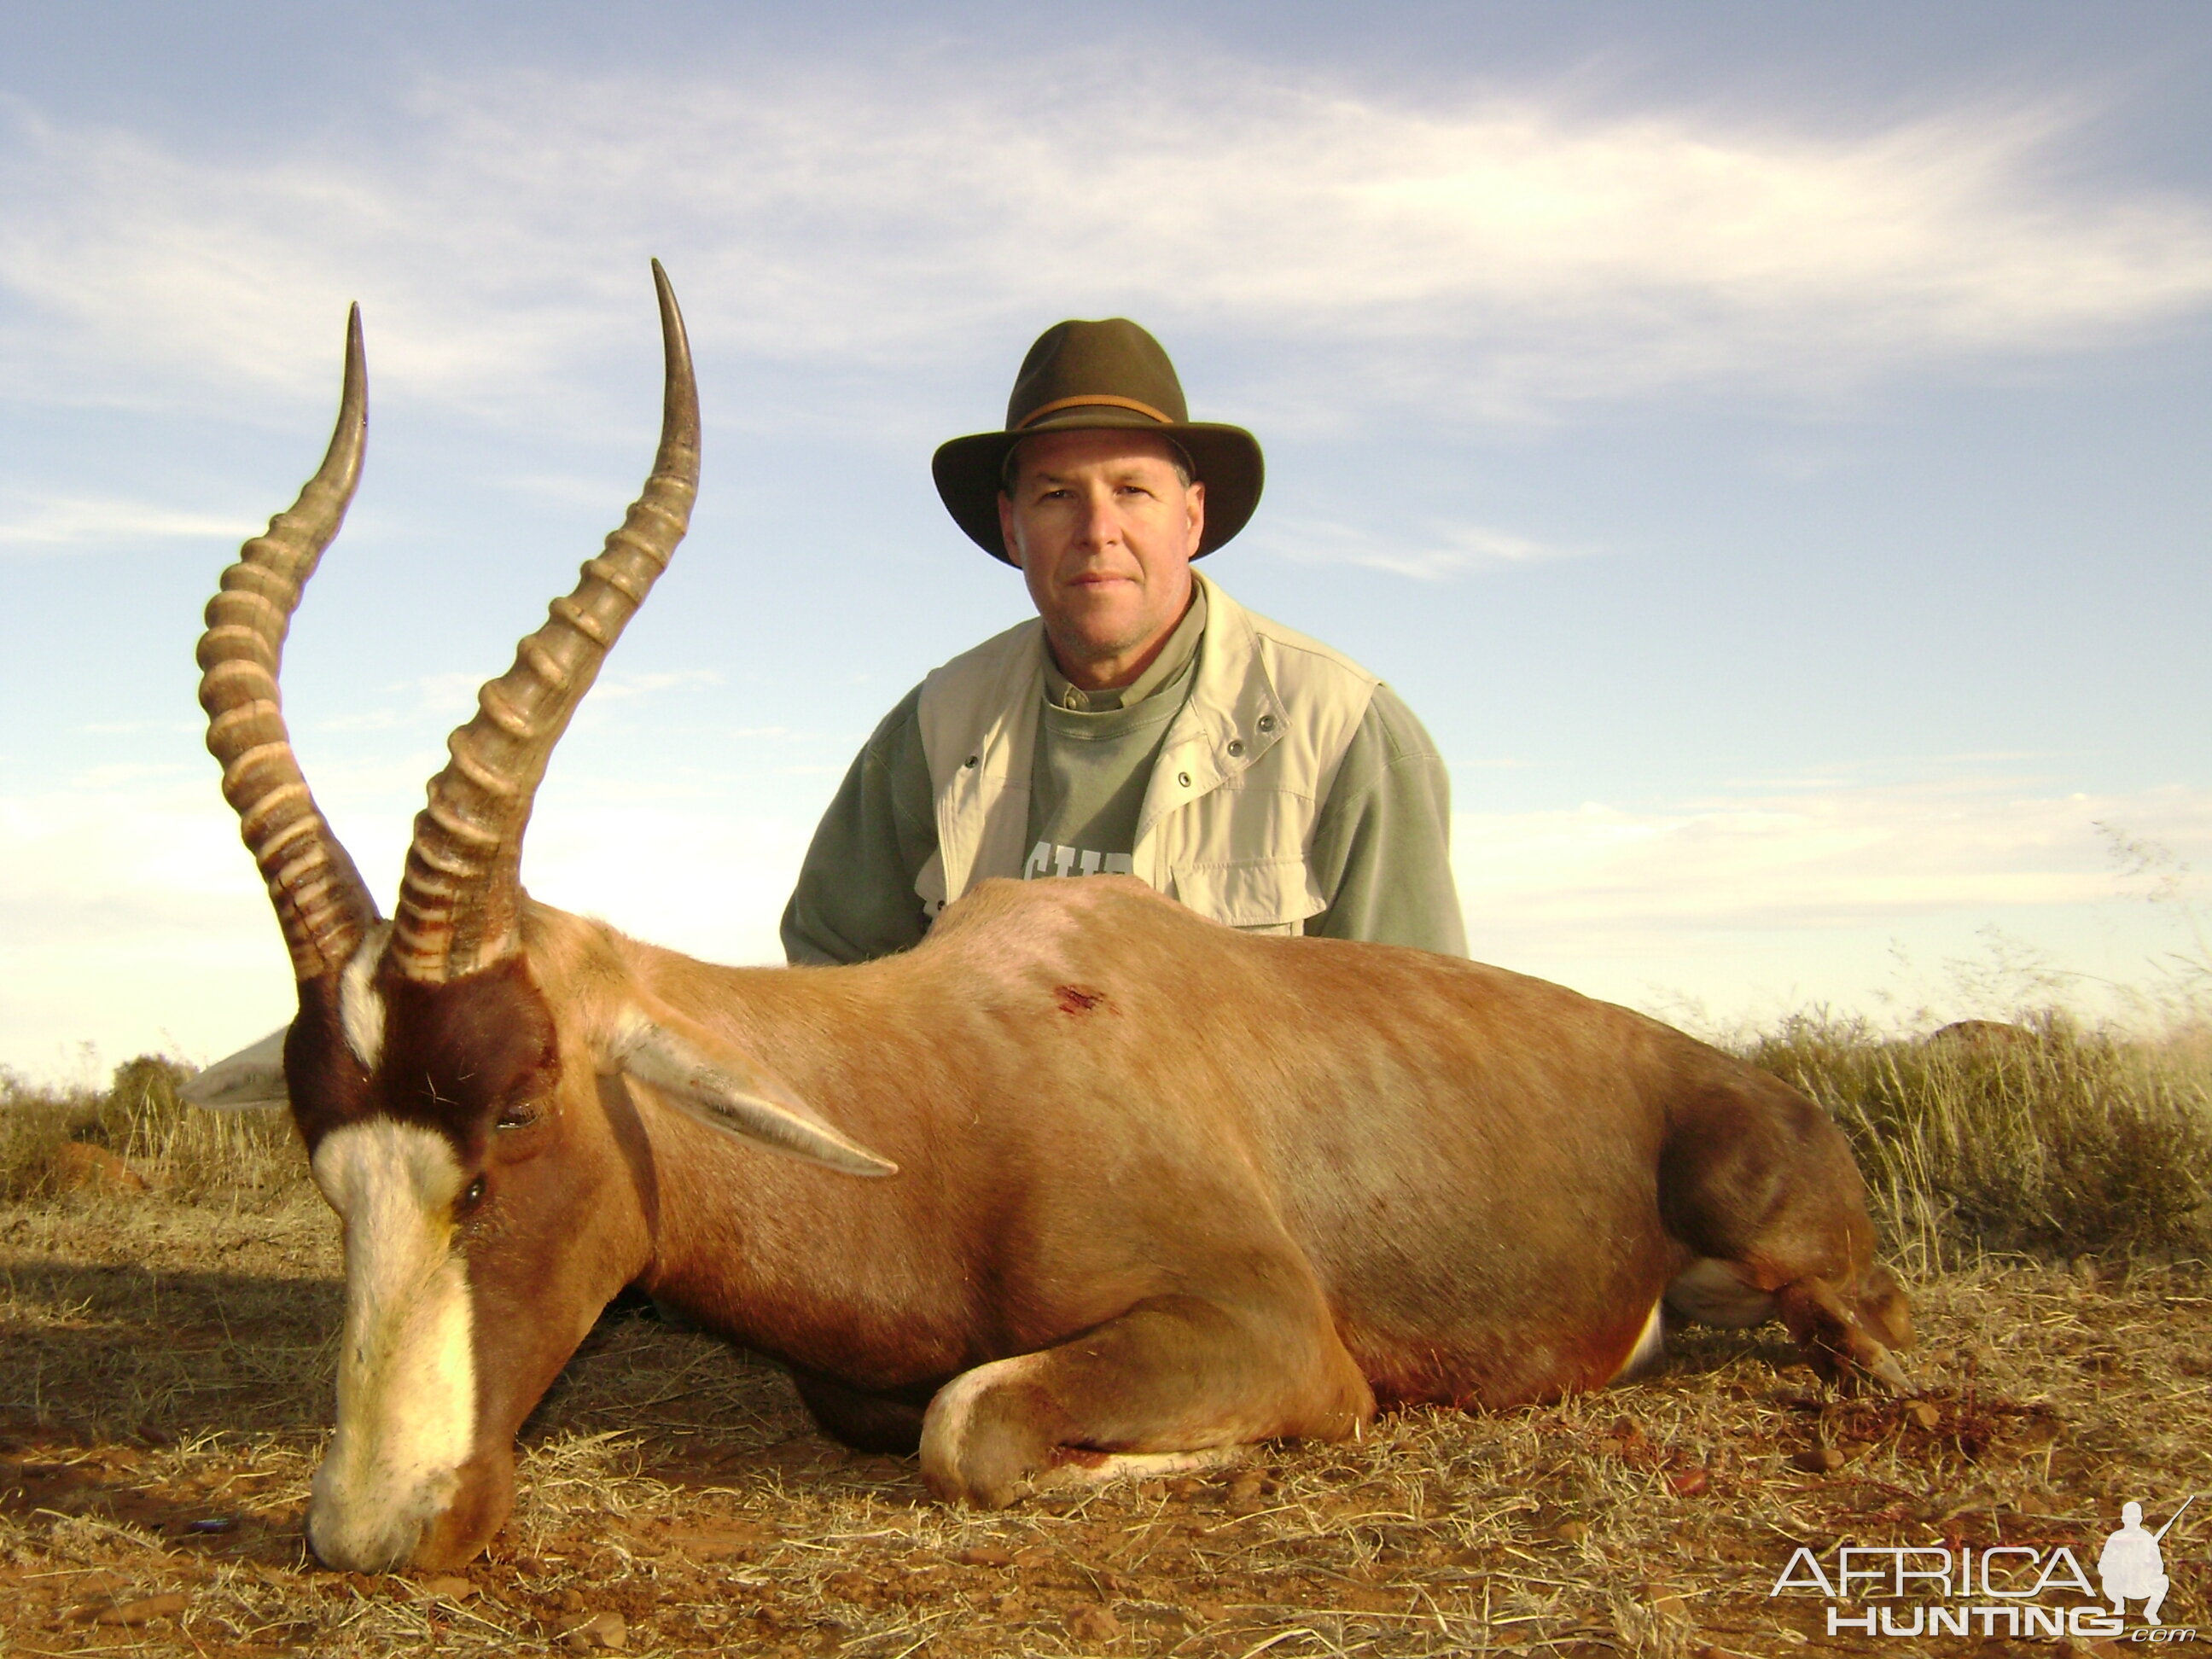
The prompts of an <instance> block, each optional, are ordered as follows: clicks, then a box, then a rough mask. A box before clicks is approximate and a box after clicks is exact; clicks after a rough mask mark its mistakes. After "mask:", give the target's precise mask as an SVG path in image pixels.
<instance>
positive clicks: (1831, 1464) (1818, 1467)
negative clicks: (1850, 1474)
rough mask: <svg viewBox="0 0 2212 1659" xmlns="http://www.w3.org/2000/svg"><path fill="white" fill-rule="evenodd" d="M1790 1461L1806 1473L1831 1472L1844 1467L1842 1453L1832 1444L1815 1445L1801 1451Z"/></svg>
mask: <svg viewBox="0 0 2212 1659" xmlns="http://www.w3.org/2000/svg"><path fill="white" fill-rule="evenodd" d="M1790 1462H1791V1463H1792V1464H1794V1465H1795V1466H1796V1467H1797V1468H1801V1469H1802V1470H1804V1471H1805V1473H1806V1474H1834V1473H1835V1472H1836V1471H1837V1470H1838V1469H1840V1468H1843V1467H1844V1455H1843V1453H1841V1452H1840V1451H1838V1450H1837V1449H1835V1448H1834V1447H1833V1446H1815V1447H1814V1448H1813V1449H1811V1450H1810V1451H1801V1452H1799V1453H1798V1454H1797V1455H1796V1456H1795V1457H1793V1458H1791V1459H1790Z"/></svg>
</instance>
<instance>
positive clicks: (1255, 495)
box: [929, 410, 1267, 564]
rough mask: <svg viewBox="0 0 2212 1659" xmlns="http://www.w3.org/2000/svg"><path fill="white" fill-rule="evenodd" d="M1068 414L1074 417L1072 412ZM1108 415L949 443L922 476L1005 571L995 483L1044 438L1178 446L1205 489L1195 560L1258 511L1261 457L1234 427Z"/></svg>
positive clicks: (1253, 441)
mask: <svg viewBox="0 0 2212 1659" xmlns="http://www.w3.org/2000/svg"><path fill="white" fill-rule="evenodd" d="M1071 413H1072V414H1073V411H1071ZM1114 414H1115V411H1112V410H1098V411H1097V414H1096V415H1095V416H1093V415H1092V414H1091V412H1090V411H1084V412H1083V413H1082V414H1081V415H1079V416H1077V417H1076V418H1073V419H1069V420H1065V421H1045V422H1039V423H1038V424H1037V425H1036V426H1033V427H1030V428H1028V429H1027V430H1026V431H1022V432H978V433H975V434H974V435H971V436H969V437H965V438H955V439H953V440H951V441H950V442H949V443H945V444H941V445H939V447H938V451H937V453H936V454H935V455H934V456H933V457H932V458H931V459H930V463H929V470H930V472H931V474H932V475H933V477H935V478H936V480H937V495H938V498H939V500H940V501H943V502H944V503H945V511H946V512H947V513H951V515H952V521H953V522H954V523H955V524H957V525H958V526H960V527H961V529H963V530H964V531H966V532H968V539H969V541H971V542H973V543H975V545H976V546H978V547H980V548H981V549H982V550H984V551H985V552H986V553H988V554H989V555H990V556H992V557H993V558H994V559H997V560H999V561H1000V562H1001V563H1005V564H1012V562H1013V560H1012V558H1011V557H1009V556H1008V555H1007V552H1006V540H1005V538H1004V537H1003V536H1001V535H1000V532H999V480H1000V474H1001V471H1002V470H1003V469H1004V468H1005V466H1006V454H1007V452H1008V451H1010V450H1012V448H1013V447H1014V446H1015V445H1016V444H1018V443H1019V442H1021V441H1022V440H1023V439H1024V438H1036V437H1042V435H1044V434H1046V433H1048V432H1095V431H1103V430H1113V431H1117V432H1118V431H1122V430H1128V431H1133V432H1148V433H1152V434H1153V435H1157V436H1158V437H1162V438H1168V439H1171V440H1173V441H1175V442H1176V443H1178V444H1180V445H1182V447H1183V449H1184V451H1185V452H1186V453H1188V455H1189V456H1190V462H1191V465H1192V466H1193V467H1194V468H1195V469H1196V470H1197V473H1198V481H1199V482H1200V483H1203V484H1205V486H1206V528H1205V529H1204V531H1203V532H1200V536H1199V541H1198V550H1197V551H1196V552H1195V553H1194V554H1192V555H1191V557H1193V558H1194V559H1202V558H1204V557H1205V556H1206V555H1207V554H1209V553H1211V552H1212V551H1213V550H1214V549H1215V548H1217V547H1219V546H1220V545H1221V544H1223V543H1224V542H1226V541H1227V540H1229V538H1231V537H1232V536H1234V535H1235V534H1236V533H1237V532H1238V531H1240V530H1242V529H1243V527H1244V526H1245V525H1246V524H1247V523H1249V521H1250V520H1251V517H1252V513H1253V510H1254V509H1255V508H1256V507H1258V506H1259V505H1260V491H1261V487H1262V486H1263V485H1265V483H1267V462H1266V460H1265V459H1264V458H1263V457H1262V456H1261V453H1260V441H1259V440H1258V439H1257V438H1255V437H1254V436H1253V435H1251V434H1250V433H1249V432H1247V431H1246V430H1245V429H1244V428H1243V427H1241V426H1223V425H1219V424H1218V423H1216V422H1211V421H1187V422H1181V423H1180V424H1171V425H1163V424H1161V423H1160V422H1157V421H1149V420H1146V419H1145V418H1144V417H1143V416H1134V417H1132V418H1125V419H1119V420H1117V419H1115V418H1114Z"/></svg>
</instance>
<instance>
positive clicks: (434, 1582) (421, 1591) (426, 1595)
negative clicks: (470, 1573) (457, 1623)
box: [415, 1573, 477, 1601]
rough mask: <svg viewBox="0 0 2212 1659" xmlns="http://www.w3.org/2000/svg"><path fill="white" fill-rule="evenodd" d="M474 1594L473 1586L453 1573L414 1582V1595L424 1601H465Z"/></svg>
mask: <svg viewBox="0 0 2212 1659" xmlns="http://www.w3.org/2000/svg"><path fill="white" fill-rule="evenodd" d="M476 1593H477V1587H476V1586H475V1585H474V1584H472V1583H470V1582H469V1581H468V1580H467V1579H465V1578H463V1577H459V1575H458V1574H454V1573H446V1574H442V1575H441V1576H440V1577H436V1578H418V1579H417V1580H416V1582H415V1594H416V1595H419V1596H421V1597H422V1599H423V1600H424V1601H467V1600H468V1599H469V1597H471V1595H475V1594H476Z"/></svg>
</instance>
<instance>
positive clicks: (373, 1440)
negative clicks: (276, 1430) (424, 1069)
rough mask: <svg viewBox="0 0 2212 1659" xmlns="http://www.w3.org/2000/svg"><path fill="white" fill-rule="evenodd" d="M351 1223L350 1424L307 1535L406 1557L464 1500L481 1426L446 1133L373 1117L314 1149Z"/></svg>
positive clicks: (355, 1550) (342, 1366) (346, 1387)
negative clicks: (461, 1490)
mask: <svg viewBox="0 0 2212 1659" xmlns="http://www.w3.org/2000/svg"><path fill="white" fill-rule="evenodd" d="M314 1174H315V1184H316V1185H317V1186H319V1187H320V1188H322V1190H323V1196H324V1197H325V1198H327V1199H328V1200H330V1201H331V1207H332V1208H333V1209H335V1210H337V1212H338V1214H339V1216H340V1217H341V1218H343V1220H344V1222H345V1268H346V1310H345V1334H344V1338H343V1347H342V1348H341V1350H340V1352H339V1355H338V1431H337V1438H336V1439H335V1440H333V1441H332V1442H331V1449H330V1450H329V1451H328V1452H327V1453H326V1454H325V1455H324V1458H323V1462H322V1467H321V1468H319V1469H317V1470H316V1471H315V1480H314V1486H313V1496H312V1497H311V1498H310V1499H309V1502H308V1504H307V1538H308V1541H309V1542H310V1543H311V1544H312V1545H313V1547H314V1551H315V1553H316V1554H317V1555H318V1556H319V1557H320V1558H321V1559H323V1560H324V1561H325V1563H327V1564H328V1565H331V1566H333V1567H339V1568H345V1569H350V1570H353V1571H363V1572H377V1571H386V1570H387V1569H390V1568H392V1567H398V1566H404V1565H406V1562H407V1560H408V1559H409V1557H410V1555H411V1554H412V1553H414V1550H415V1547H416V1543H417V1541H419V1540H420V1538H421V1537H422V1531H423V1528H424V1527H425V1526H427V1525H428V1522H430V1521H431V1520H432V1519H433V1518H435V1516H437V1515H439V1514H440V1513H441V1512H442V1511H443V1510H445V1508H446V1507H447V1504H450V1503H451V1502H452V1500H453V1493H454V1491H455V1488H456V1486H458V1484H459V1482H458V1479H457V1471H458V1470H459V1468H460V1466H461V1464H462V1463H463V1462H465V1461H466V1460H467V1458H468V1456H469V1454H470V1452H471V1450H472V1449H473V1447H474V1442H475V1435H476V1407H477V1389H476V1358H475V1353H474V1351H473V1348H472V1346H471V1329H472V1322H471V1312H470V1307H469V1286H468V1270H467V1266H466V1263H465V1261H464V1260H463V1258H462V1256H461V1255H460V1253H459V1251H458V1250H456V1249H454V1248H453V1234H454V1228H453V1201H454V1200H455V1199H456V1198H458V1197H459V1195H460V1191H461V1183H462V1170H461V1167H460V1164H459V1160H457V1159H456V1158H454V1156H453V1148H452V1146H450V1145H449V1144H448V1143H447V1140H446V1139H445V1138H444V1137H443V1136H441V1135H439V1134H437V1133H435V1132H434V1131H432V1130H429V1129H426V1128H422V1127H419V1126H417V1125H415V1124H410V1123H398V1122H395V1121H392V1120H391V1119H389V1118H375V1119H372V1120H370V1121H368V1122H365V1123H352V1124H348V1125H347V1126H345V1127H343V1128H339V1129H333V1130H332V1131H331V1133H329V1134H327V1135H325V1137H324V1138H323V1141H322V1144H321V1145H320V1146H318V1147H317V1148H316V1149H315V1158H314Z"/></svg>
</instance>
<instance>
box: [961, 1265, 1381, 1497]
mask: <svg viewBox="0 0 2212 1659" xmlns="http://www.w3.org/2000/svg"><path fill="white" fill-rule="evenodd" d="M1374 1412H1375V1397H1374V1395H1373V1394H1372V1393H1371V1392H1370V1390H1369V1389H1368V1387H1367V1383H1366V1379H1365V1378H1364V1377H1362V1376H1360V1374H1359V1370H1358V1366H1356V1365H1355V1364H1353V1363H1352V1356H1351V1355H1350V1354H1348V1353H1346V1352H1345V1351H1344V1347H1343V1345H1342V1344H1341V1343H1340V1342H1339V1341H1338V1340H1337V1339H1336V1333H1335V1331H1334V1328H1332V1326H1331V1325H1330V1324H1329V1322H1328V1318H1327V1316H1326V1314H1325V1312H1323V1311H1322V1310H1321V1309H1320V1308H1319V1307H1318V1306H1316V1308H1315V1309H1314V1310H1311V1311H1310V1312H1300V1311H1297V1310H1285V1309H1280V1308H1266V1307H1262V1308H1253V1309H1244V1308H1236V1307H1231V1306H1229V1305H1225V1304H1220V1303H1214V1302H1207V1301H1204V1300H1201V1299H1200V1298H1198V1297H1186V1296H1166V1297H1153V1298H1151V1299H1149V1300H1146V1301H1144V1302H1140V1303H1139V1304H1136V1306H1134V1307H1133V1308H1131V1309H1130V1310H1128V1311H1127V1313H1124V1314H1122V1315H1121V1316H1119V1317H1118V1318H1115V1319H1110V1320H1108V1321H1107V1322H1105V1323H1104V1324H1103V1325H1099V1326H1097V1327H1094V1328H1092V1329H1091V1330H1088V1331H1085V1333H1084V1334H1082V1335H1080V1336H1076V1337H1071V1338H1070V1339H1069V1340H1066V1342H1063V1343H1060V1345H1059V1346H1056V1347H1051V1348H1044V1349H1040V1350H1039V1351H1038V1352H1035V1353H1025V1354H1017V1355H1015V1356H1014V1357H1013V1358H1010V1359H998V1360H994V1361H992V1362H991V1363H990V1364H986V1365H978V1366H977V1367H976V1368H975V1370H971V1371H964V1372H963V1373H962V1374H961V1375H960V1376H956V1377H955V1378H953V1379H952V1381H951V1382H950V1383H946V1384H945V1387H944V1388H942V1389H939V1390H938V1393H937V1396H936V1398H935V1399H933V1400H932V1401H930V1402H929V1410H928V1412H927V1414H926V1415H925V1416H924V1418H923V1420H922V1430H921V1474H922V1479H923V1480H926V1481H927V1482H928V1484H929V1488H930V1490H931V1491H932V1492H935V1493H936V1494H937V1496H938V1497H939V1498H943V1499H945V1501H946V1502H948V1503H969V1504H976V1505H978V1506H980V1507H982V1508H986V1509H998V1508H1002V1507H1004V1506H1005V1505H1006V1504H1010V1503H1012V1502H1013V1501H1014V1500H1015V1499H1016V1498H1019V1497H1022V1496H1023V1495H1024V1494H1025V1493H1027V1492H1033V1491H1035V1490H1036V1489H1038V1488H1039V1487H1040V1486H1049V1485H1055V1484H1059V1483H1060V1482H1061V1481H1065V1480H1097V1479H1101V1478H1108V1477H1111V1476H1113V1475H1116V1474H1166V1473H1169V1472H1170V1471H1172V1470H1180V1469H1189V1468H1205V1467H1208V1466H1211V1465H1212V1464H1215V1463H1219V1462H1228V1461H1231V1460H1233V1459H1234V1457H1235V1456H1236V1455H1237V1449H1238V1448H1239V1447H1242V1446H1243V1445H1245V1444H1247V1443H1250V1442H1252V1441H1255V1440H1271V1439H1281V1438H1292V1437H1304V1438H1312V1439H1317V1440H1341V1439H1343V1438H1345V1437H1347V1436H1349V1435H1351V1434H1353V1433H1355V1432H1357V1431H1358V1428H1359V1426H1360V1425H1362V1424H1363V1423H1364V1422H1365V1421H1366V1420H1367V1419H1369V1418H1370V1417H1371V1416H1373V1415H1374Z"/></svg>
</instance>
